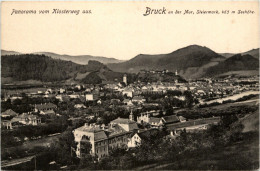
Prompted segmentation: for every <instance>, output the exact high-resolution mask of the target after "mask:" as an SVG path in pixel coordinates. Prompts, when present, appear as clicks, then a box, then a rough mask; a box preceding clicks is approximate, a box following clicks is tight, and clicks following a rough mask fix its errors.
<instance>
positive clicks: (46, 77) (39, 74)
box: [1, 54, 112, 82]
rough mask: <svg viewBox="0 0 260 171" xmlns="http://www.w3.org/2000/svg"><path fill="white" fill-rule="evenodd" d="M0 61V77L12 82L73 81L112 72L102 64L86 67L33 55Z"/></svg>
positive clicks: (6, 57) (90, 64) (7, 57)
mask: <svg viewBox="0 0 260 171" xmlns="http://www.w3.org/2000/svg"><path fill="white" fill-rule="evenodd" d="M1 59H2V62H1V73H2V75H1V77H2V78H11V79H12V80H14V81H25V80H39V81H42V82H53V81H62V80H67V79H73V78H74V77H76V76H77V74H84V73H85V76H87V74H86V73H97V72H100V71H102V72H103V73H104V72H112V71H111V70H110V69H108V68H107V67H106V66H105V65H104V64H102V63H100V62H97V61H89V62H88V65H80V64H75V63H73V62H71V61H63V60H60V59H52V58H51V57H47V56H45V55H35V54H21V55H5V56H1ZM84 78H85V77H83V78H82V79H84ZM103 79H106V78H103Z"/></svg>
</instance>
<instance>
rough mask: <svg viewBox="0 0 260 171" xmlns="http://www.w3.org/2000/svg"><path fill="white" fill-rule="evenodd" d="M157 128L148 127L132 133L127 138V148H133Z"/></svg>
mask: <svg viewBox="0 0 260 171" xmlns="http://www.w3.org/2000/svg"><path fill="white" fill-rule="evenodd" d="M158 131H159V130H158V129H154V128H152V129H148V130H138V131H137V132H135V133H133V134H132V136H131V137H130V139H129V140H128V144H127V146H128V148H134V147H138V146H139V145H141V143H142V140H144V139H148V138H149V137H150V135H152V134H153V133H156V132H158Z"/></svg>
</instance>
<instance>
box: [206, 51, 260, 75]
mask: <svg viewBox="0 0 260 171" xmlns="http://www.w3.org/2000/svg"><path fill="white" fill-rule="evenodd" d="M258 69H259V60H258V59H256V58H254V57H253V56H251V55H241V54H238V55H234V56H232V57H230V58H227V59H226V60H225V61H222V62H220V63H219V64H217V65H215V66H212V67H210V68H208V69H207V71H206V73H205V75H204V76H207V77H208V76H217V75H220V74H223V73H227V72H231V71H250V70H252V71H253V70H258Z"/></svg>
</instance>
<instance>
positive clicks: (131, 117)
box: [129, 109, 134, 121]
mask: <svg viewBox="0 0 260 171" xmlns="http://www.w3.org/2000/svg"><path fill="white" fill-rule="evenodd" d="M129 119H130V120H131V121H133V120H134V115H133V111H132V109H131V112H130V115H129Z"/></svg>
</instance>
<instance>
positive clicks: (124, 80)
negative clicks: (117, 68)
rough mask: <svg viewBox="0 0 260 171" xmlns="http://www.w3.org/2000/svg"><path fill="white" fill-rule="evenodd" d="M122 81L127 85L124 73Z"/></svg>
mask: <svg viewBox="0 0 260 171" xmlns="http://www.w3.org/2000/svg"><path fill="white" fill-rule="evenodd" d="M123 82H124V83H125V85H127V75H126V74H124V77H123Z"/></svg>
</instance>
